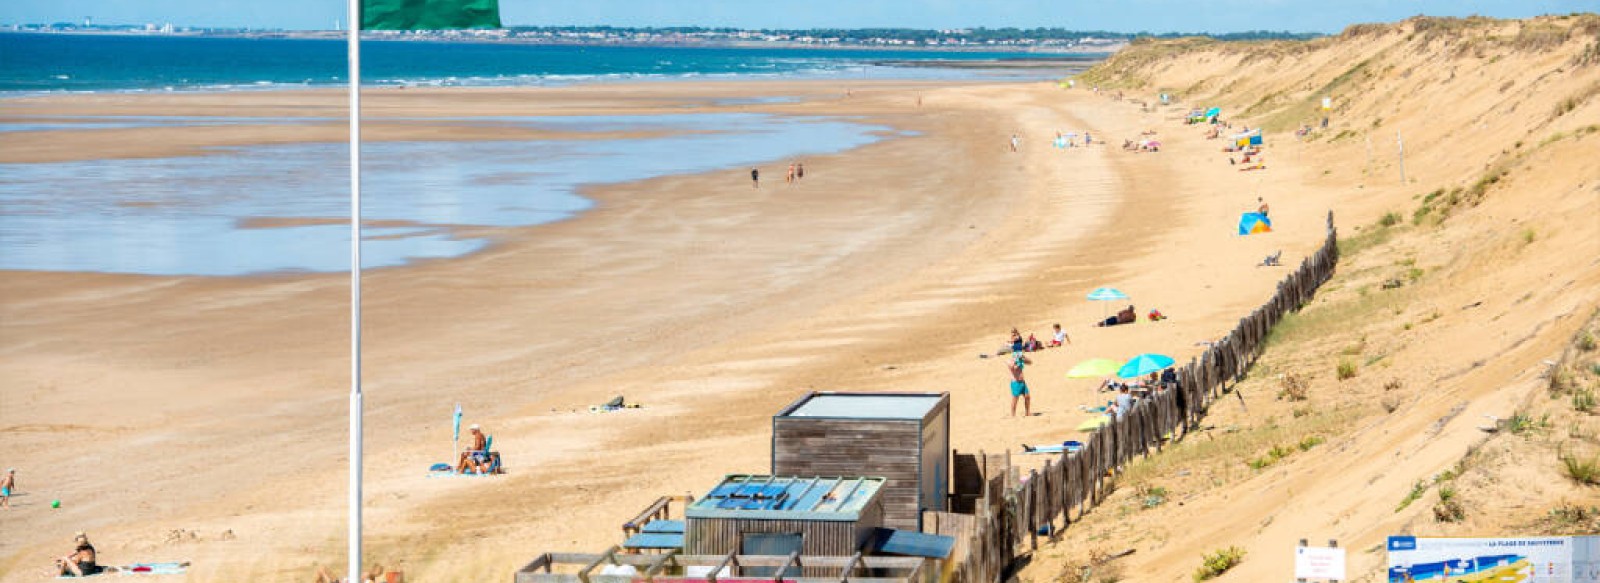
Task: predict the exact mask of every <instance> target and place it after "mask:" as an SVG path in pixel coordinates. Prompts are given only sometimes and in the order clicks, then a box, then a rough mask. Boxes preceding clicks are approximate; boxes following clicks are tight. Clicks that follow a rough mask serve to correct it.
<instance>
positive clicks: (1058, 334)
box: [1050, 324, 1072, 348]
mask: <svg viewBox="0 0 1600 583" xmlns="http://www.w3.org/2000/svg"><path fill="white" fill-rule="evenodd" d="M1050 327H1051V328H1052V329H1054V330H1055V337H1054V338H1051V339H1050V347H1051V348H1055V347H1057V346H1061V345H1062V344H1072V337H1070V336H1067V331H1066V330H1062V329H1061V324H1053V325H1051V326H1050Z"/></svg>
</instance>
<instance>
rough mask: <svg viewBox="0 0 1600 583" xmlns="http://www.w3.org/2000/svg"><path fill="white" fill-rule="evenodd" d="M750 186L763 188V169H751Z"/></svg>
mask: <svg viewBox="0 0 1600 583" xmlns="http://www.w3.org/2000/svg"><path fill="white" fill-rule="evenodd" d="M750 187H751V188H761V171H760V170H758V169H756V168H751V169H750Z"/></svg>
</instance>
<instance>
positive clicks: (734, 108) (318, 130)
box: [0, 83, 914, 278]
mask: <svg viewBox="0 0 1600 583" xmlns="http://www.w3.org/2000/svg"><path fill="white" fill-rule="evenodd" d="M869 87H873V88H875V89H874V90H879V89H885V88H894V89H895V90H899V89H900V88H901V87H902V86H900V85H898V84H893V83H885V84H876V85H870V86H869ZM751 91H757V92H760V91H761V89H760V88H750V87H745V88H744V89H743V90H742V91H741V92H740V93H739V95H744V94H748V93H749V92H751ZM433 93H434V95H433V96H432V97H434V98H444V99H450V98H451V97H458V96H459V95H460V93H459V92H456V91H451V90H439V91H436V92H433ZM501 95H503V96H509V97H510V98H512V99H518V98H521V97H522V96H523V95H524V93H523V92H502V93H501ZM308 96H309V97H311V98H313V99H323V98H328V97H342V96H340V95H331V96H330V95H329V94H328V93H327V92H315V93H309V94H308ZM407 97H408V98H410V97H411V96H409V95H408V96H407ZM572 99H573V98H570V97H569V98H562V100H561V101H560V103H558V104H556V105H557V107H560V104H561V103H569V102H571V101H572ZM737 100H738V98H730V97H727V96H723V97H720V98H718V99H716V100H713V101H712V102H720V101H737ZM806 101H807V100H806V99H801V98H797V99H795V100H793V101H788V100H785V101H775V102H760V103H743V102H741V103H737V104H732V105H708V106H703V107H697V108H693V109H686V108H681V107H660V106H654V105H651V106H647V107H643V108H639V109H636V110H630V111H618V112H615V113H614V114H613V115H610V116H606V117H607V118H608V119H611V120H613V121H611V122H604V121H602V122H601V124H600V126H598V127H595V128H593V130H592V131H567V130H565V129H564V124H556V125H555V126H546V125H544V124H542V123H541V121H540V120H541V119H551V120H555V119H561V118H563V117H567V116H568V115H577V114H575V113H573V112H562V113H565V114H566V115H560V114H558V115H552V116H548V117H547V118H546V117H544V116H514V117H518V119H517V120H516V121H517V123H512V122H509V121H507V119H506V116H507V114H510V113H512V112H511V111H510V110H503V111H482V110H477V111H475V112H474V113H475V114H476V115H477V116H479V117H451V118H422V119H419V118H411V117H403V118H401V119H399V120H396V119H393V118H394V117H395V116H382V115H380V116H378V117H375V118H373V119H372V120H370V121H369V124H370V122H372V121H375V122H376V124H373V125H369V126H368V127H367V128H366V130H367V131H366V132H365V137H366V141H368V142H379V143H381V142H402V143H413V144H415V145H419V146H425V145H426V144H427V143H428V142H434V141H437V142H444V143H448V142H471V143H477V144H478V145H483V146H488V145H490V144H492V143H494V142H512V143H508V144H507V145H506V146H504V147H501V146H492V147H495V148H518V147H520V146H518V145H517V144H518V143H525V144H529V145H536V144H541V143H555V142H558V141H563V140H572V139H577V140H581V141H584V142H590V141H594V142H615V141H619V140H627V141H629V142H632V141H636V140H645V139H651V138H662V137H670V138H672V139H675V140H677V141H680V142H681V141H685V140H688V141H690V142H699V141H701V140H702V139H727V140H733V141H732V142H729V143H727V144H724V145H723V146H720V147H722V148H723V149H727V148H728V147H732V146H733V145H735V144H739V143H746V142H749V141H750V140H759V139H761V138H760V135H761V134H766V133H771V132H774V131H782V132H786V131H789V130H786V129H784V128H798V127H804V126H812V127H821V126H815V125H813V124H818V123H824V122H826V124H827V125H830V126H839V128H840V129H839V130H837V131H847V132H853V133H850V135H846V136H833V138H844V141H843V142H837V141H828V140H823V141H816V140H815V139H812V141H803V142H797V143H796V145H794V146H785V147H786V148H798V149H799V150H800V151H798V152H790V153H779V152H774V153H773V154H774V155H775V157H772V158H766V157H764V156H763V157H762V158H761V161H759V162H755V163H754V164H755V165H756V166H764V167H766V169H767V172H766V176H764V177H763V178H766V179H767V180H766V181H764V183H766V185H767V186H768V187H769V188H770V187H780V188H781V187H782V186H783V184H782V181H781V176H782V168H778V169H777V170H776V171H774V170H773V166H774V165H775V164H776V165H778V166H781V165H782V163H783V162H785V161H789V160H795V159H815V158H822V157H829V156H835V155H849V153H850V152H852V151H854V150H857V149H859V148H861V147H863V146H861V145H859V144H860V143H861V142H862V141H863V140H865V141H866V145H871V144H874V143H880V142H885V141H893V140H896V139H901V138H906V137H911V136H912V134H914V132H910V133H908V131H907V130H905V129H904V128H903V127H900V125H899V124H896V123H894V121H893V120H892V118H888V117H882V116H880V117H870V116H862V115H833V114H829V113H827V112H821V113H818V112H813V111H810V110H811V109H813V108H814V106H812V105H808V104H807V103H806ZM382 106H383V102H382V101H379V107H382ZM701 115H705V116H732V117H724V118H717V119H724V120H725V121H724V122H711V121H709V120H711V119H713V118H712V117H708V118H705V119H706V120H708V121H706V122H704V123H709V124H712V125H697V123H698V122H696V121H695V119H696V118H695V116H701ZM752 115H755V116H764V117H759V118H746V117H739V116H752ZM452 123H455V124H470V125H450V124H452ZM719 123H720V124H721V125H717V124H719ZM610 124H618V125H619V127H615V128H614V127H611V125H610ZM374 126H375V127H374ZM629 126H632V127H629ZM574 127H576V126H574ZM846 128H849V129H846ZM344 131H345V128H344V127H343V126H333V125H332V124H322V125H316V126H312V125H302V124H287V125H277V124H268V125H248V124H227V125H222V126H212V127H187V128H186V127H159V126H158V127H149V128H137V129H117V130H100V129H97V130H53V131H44V132H36V134H37V135H33V136H19V138H24V139H13V140H10V141H9V142H10V143H8V144H7V145H6V146H4V147H0V161H4V162H6V163H26V162H36V161H44V162H90V163H97V162H99V161H101V160H106V159H108V158H112V159H116V158H122V159H135V158H142V157H150V158H159V159H179V158H190V157H195V158H205V157H209V156H252V155H253V154H252V153H251V151H249V150H243V151H241V150H240V148H257V147H273V146H284V145H296V144H315V143H333V142H336V140H337V139H339V138H343V137H345V136H344V135H343V132H344ZM806 131H810V132H812V133H813V134H815V132H816V131H817V130H806ZM837 131H835V132H834V133H837ZM18 133H22V132H18ZM697 134H723V135H726V136H729V137H728V138H712V137H707V138H700V137H697ZM106 135H125V136H133V137H132V138H124V139H118V140H112V141H111V142H110V143H111V144H119V143H120V144H128V145H130V147H133V148H136V150H135V151H132V152H129V151H126V150H122V149H120V148H119V147H118V146H114V145H101V146H100V147H98V148H94V147H93V144H106V139H105V136H106ZM184 135H188V136H201V137H204V138H208V139H212V140H220V139H229V140H233V141H232V142H231V143H218V142H217V141H212V142H210V143H203V142H202V143H195V142H193V141H186V140H185V139H184V138H182V137H181V136H184ZM774 135H776V136H777V137H778V138H779V139H786V138H784V137H783V136H784V135H786V134H783V133H779V134H774ZM663 143H665V142H663ZM600 147H601V148H605V146H600ZM840 148H842V149H840ZM18 151H20V152H18ZM60 152H65V153H67V154H68V156H77V157H80V158H85V159H83V160H74V159H72V158H69V157H67V156H52V154H54V153H60ZM18 154H20V155H21V156H31V157H33V159H32V160H30V159H27V158H22V159H18V157H19V156H18ZM129 154H131V155H129ZM563 155H566V156H592V155H595V154H594V153H584V152H577V151H566V153H565V154H563ZM734 155H735V156H738V154H734ZM629 156H631V155H630V154H621V155H620V158H619V160H618V163H620V164H622V165H625V166H632V165H635V164H638V163H640V162H645V161H642V160H635V159H634V158H632V157H629ZM713 158H715V156H713ZM374 160H376V159H373V160H369V161H368V163H367V164H368V165H371V164H373V163H375V161H374ZM222 163H223V164H228V165H230V166H232V165H236V163H231V164H230V163H228V162H227V161H226V160H224V161H223V162H222ZM445 163H447V164H448V163H449V161H448V160H446V161H445ZM485 164H490V163H489V162H485ZM748 165H749V164H748V163H733V164H727V165H722V164H719V163H717V162H714V161H705V160H697V161H689V160H685V161H683V162H679V163H674V162H668V163H667V166H665V167H660V168H653V169H650V170H644V171H637V172H631V173H630V172H626V171H625V172H623V173H622V178H620V181H619V177H618V176H616V175H613V176H592V175H584V176H578V175H573V176H572V178H573V179H576V180H578V181H576V182H570V183H569V182H567V180H568V179H567V178H559V179H556V180H555V181H554V182H538V183H530V184H528V185H525V186H529V187H533V188H536V189H538V190H539V192H540V193H541V194H540V196H541V197H542V198H539V199H535V200H534V201H533V202H529V203H525V204H533V205H535V206H538V205H541V204H554V203H558V202H560V201H565V200H566V199H569V198H570V199H574V200H577V201H582V202H581V204H579V206H577V207H573V208H571V209H566V210H563V211H561V212H559V213H557V212H556V211H554V210H551V211H548V212H541V213H537V214H539V215H545V214H552V213H554V214H558V215H560V216H525V217H523V218H522V219H520V220H516V223H517V224H500V223H491V222H482V219H483V217H482V216H480V217H479V219H476V220H475V219H473V218H472V217H471V216H460V215H459V214H458V215H454V216H455V218H457V219H459V220H456V221H450V220H445V219H446V218H447V217H444V216H438V217H431V215H428V214H426V213H424V214H420V215H412V216H400V215H393V216H389V215H384V214H382V213H381V212H379V213H378V214H376V215H371V216H369V217H368V218H367V220H365V221H364V227H365V229H366V230H367V231H368V234H367V236H366V237H364V239H365V240H367V241H369V242H379V241H401V242H398V243H395V244H383V245H384V246H385V248H389V251H388V253H390V254H393V253H397V252H398V253H406V254H408V255H411V257H410V259H409V260H408V261H405V262H403V263H398V264H392V263H390V261H392V259H391V260H381V261H382V263H380V264H377V265H371V266H369V267H366V268H365V270H368V271H371V270H374V269H390V268H405V267H408V266H411V265H415V264H421V263H429V262H434V261H441V260H455V259H460V258H463V257H467V256H470V255H473V254H477V253H483V252H485V251H487V250H489V249H490V248H492V247H495V246H497V245H500V244H501V243H503V240H504V239H505V238H506V237H507V235H508V234H509V233H520V232H521V231H520V229H524V228H534V229H536V228H539V227H542V226H546V225H550V224H553V223H558V222H563V221H569V220H578V219H582V218H584V217H585V216H587V215H588V214H590V213H591V212H593V211H594V209H595V207H596V206H598V204H599V203H600V201H599V200H598V199H597V198H596V197H595V196H594V195H593V194H592V193H594V192H596V191H603V190H604V189H606V188H608V187H621V188H628V187H629V186H631V185H636V184H639V183H642V182H645V181H648V180H653V179H656V178H662V177H668V176H684V177H706V176H709V175H715V174H734V173H738V172H741V171H742V169H743V168H745V167H747V166H748ZM91 168H93V166H91ZM493 168H498V166H493ZM288 170H289V171H291V172H293V167H292V166H291V167H290V168H289V169H288ZM380 170H381V169H371V170H369V173H371V172H380ZM507 171H509V170H507ZM517 171H518V172H531V173H533V174H544V175H561V176H566V175H567V174H570V173H571V170H570V169H568V170H563V169H561V168H560V167H558V166H541V165H538V164H537V163H535V164H534V165H532V166H527V167H526V168H521V169H519V170H517ZM112 172H113V173H115V171H112ZM483 172H486V173H487V174H485V175H486V176H492V175H495V173H497V172H501V170H488V169H486V170H483ZM640 172H643V173H644V174H645V176H644V177H642V178H634V177H633V176H631V175H630V174H639V173H640ZM380 174H381V173H380ZM472 176H473V175H472V174H467V175H465V177H464V179H466V180H467V181H469V182H470V181H471V179H472ZM369 178H371V176H369ZM178 180H179V181H180V182H181V181H182V179H178ZM368 182H369V188H370V187H373V186H381V185H380V184H374V183H373V181H372V180H369V181H368ZM463 186H465V185H463ZM487 188H491V189H493V188H494V187H487ZM499 190H505V187H500V188H499ZM492 192H497V191H496V190H487V191H484V192H483V193H481V194H478V195H474V196H471V197H462V198H463V200H462V201H461V203H460V204H472V205H478V206H483V205H494V204H519V203H513V202H509V201H501V202H497V200H499V198H498V197H499V196H500V195H494V194H491V193H492ZM551 197H553V198H551ZM301 198H303V195H301ZM289 200H295V199H294V198H293V197H291V198H290V199H289ZM538 200H544V201H545V202H543V203H540V202H537V201H538ZM117 204H118V206H128V207H157V208H159V207H162V206H172V205H176V206H180V207H181V206H188V205H190V204H194V203H190V202H185V200H184V199H175V200H166V201H145V200H120V199H119V202H118V203H117ZM201 204H203V203H201ZM561 204H565V203H564V202H561ZM226 208H227V207H218V208H216V209H214V210H208V212H209V213H216V212H222V213H224V214H227V213H228V211H227V210H226ZM248 208H249V207H248V206H246V207H244V208H240V209H239V210H240V211H241V212H248ZM290 212H293V213H295V214H291V215H260V214H241V215H237V216H234V218H235V220H234V227H232V228H231V229H226V231H228V232H229V233H235V234H236V235H237V234H240V232H241V231H266V232H271V231H273V230H274V229H284V228H300V227H315V228H318V229H319V230H321V229H322V228H324V227H334V228H340V227H342V226H343V225H344V224H345V221H344V220H343V219H341V218H340V217H338V216H322V215H318V214H314V213H313V214H300V213H299V212H295V211H290ZM306 212H310V209H309V208H307V211H306ZM478 214H479V215H482V213H481V212H480V213H478ZM230 216H231V215H230ZM508 216H509V215H508ZM430 217H431V218H430ZM137 219H138V217H137V216H131V215H130V218H128V219H126V220H137ZM441 221H442V222H441ZM172 228H174V229H176V230H177V231H178V232H189V231H191V230H192V229H193V228H194V227H184V226H181V225H178V226H173V227H172ZM382 229H389V230H394V229H412V230H416V229H422V230H425V231H427V232H428V233H435V234H438V235H442V236H444V237H447V238H448V239H449V240H450V241H452V242H456V243H459V245H454V244H452V245H450V247H451V248H454V249H456V250H451V251H444V252H445V253H447V254H446V255H444V256H431V255H432V253H434V252H435V251H429V250H428V248H427V247H423V248H418V247H417V244H415V243H407V242H403V240H409V239H410V238H412V237H419V236H421V237H425V238H432V237H433V235H430V234H426V233H423V234H418V233H413V234H409V235H408V234H405V233H400V234H381V233H378V232H377V231H378V230H382ZM212 231H214V229H210V230H206V231H204V232H202V233H190V235H191V236H205V233H209V232H212ZM324 234H326V232H324ZM220 236H222V237H224V239H223V240H224V241H226V240H239V241H245V240H257V239H259V238H260V237H277V235H267V234H265V233H263V234H262V235H252V236H251V237H250V238H248V239H245V238H242V237H239V236H230V235H226V234H220ZM514 236H518V237H525V236H527V235H526V234H518V235H514ZM229 237H231V239H230V238H229ZM302 237H303V235H302ZM203 240H204V239H203ZM135 242H137V240H136V241H135ZM460 245H466V246H469V248H462V247H460ZM404 249H411V251H404ZM369 251H372V252H374V253H375V255H374V257H377V256H380V255H381V253H380V252H381V251H383V250H382V249H374V248H372V247H371V246H370V245H369ZM418 253H420V255H419V254H418ZM369 259H370V258H369ZM18 260H19V261H22V262H23V263H22V264H21V266H19V267H17V268H12V269H5V270H0V273H13V274H17V275H18V276H25V275H27V274H38V273H45V272H47V271H45V270H39V269H33V268H29V267H26V265H27V263H28V260H27V259H25V258H19V259H18ZM285 261H287V262H288V264H294V263H295V260H294V259H287V260H285ZM91 263H92V262H91ZM218 268H219V266H212V265H209V264H203V263H202V264H192V265H190V266H189V267H185V266H183V265H177V266H166V265H164V264H163V265H159V266H158V265H152V267H151V268H150V269H152V270H155V271H153V272H141V270H140V268H138V267H134V268H133V269H132V270H129V269H125V268H121V267H109V268H107V269H95V268H92V267H91V268H87V269H68V270H64V271H61V272H64V273H102V274H107V275H135V276H137V275H156V276H172V277H224V278H227V277H244V278H250V277H256V276H266V277H284V276H291V277H292V276H296V275H301V276H310V275H317V274H323V273H333V274H338V273H348V272H349V270H348V268H347V267H346V268H345V269H330V268H328V267H326V266H310V265H309V264H307V265H306V266H305V267H299V266H290V265H286V266H285V267H263V268H261V269H250V268H245V269H247V270H248V272H235V270H236V269H239V268H236V267H228V266H220V268H221V269H222V271H220V272H218V271H215V270H216V269H218Z"/></svg>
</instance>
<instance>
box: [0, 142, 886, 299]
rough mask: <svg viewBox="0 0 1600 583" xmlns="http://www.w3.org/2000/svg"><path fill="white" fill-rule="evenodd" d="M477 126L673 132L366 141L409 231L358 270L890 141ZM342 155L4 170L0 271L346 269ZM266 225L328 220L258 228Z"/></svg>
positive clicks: (379, 208) (295, 151)
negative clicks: (624, 187)
mask: <svg viewBox="0 0 1600 583" xmlns="http://www.w3.org/2000/svg"><path fill="white" fill-rule="evenodd" d="M223 119H226V118H223ZM484 119H485V120H486V121H487V122H492V123H497V124H514V125H529V126H534V127H565V128H569V129H580V128H582V129H587V130H589V131H598V130H612V129H657V130H666V131H667V132H668V133H667V134H666V135H661V136H658V137H651V138H642V139H628V140H549V141H537V142H521V141H481V142H469V141H462V142H373V143H367V144H363V145H362V155H363V164H362V170H363V185H362V191H363V216H364V218H365V219H367V220H369V221H397V222H399V223H401V226H385V227H382V228H369V229H365V230H364V233H363V235H364V237H363V244H362V247H363V257H362V260H363V266H364V267H371V268H378V267H390V266H396V265H403V264H406V263H410V262H413V261H416V260H421V259H431V258H442V257H455V256H459V255H463V254H466V253H470V252H472V251H476V250H479V249H482V248H483V247H484V246H485V245H486V244H487V243H488V241H486V240H483V239H472V238H462V237H459V236H457V235H456V234H455V233H454V232H453V231H452V227H459V226H496V227H505V226H521V225H536V224H540V223H547V222H551V221H558V220H562V219H566V218H569V217H572V216H574V215H575V214H577V213H580V212H582V211H584V210H586V209H588V208H590V207H591V206H592V204H593V202H592V201H590V200H589V199H586V198H584V197H582V196H580V195H578V194H577V191H578V189H579V188H580V187H582V186H584V185H589V184H604V183H615V182H628V181H634V180H641V179H646V178H652V177H656V176H663V175H671V174H685V173H697V172H706V171H712V170H719V169H723V170H726V171H727V173H728V180H730V181H737V182H738V183H739V184H741V185H743V184H745V183H746V181H748V180H749V176H748V174H747V173H746V171H745V169H746V168H747V167H748V166H751V165H756V164H758V163H761V162H764V161H769V160H788V159H792V158H795V157H798V156H804V155H815V154H824V153H830V152H836V151H841V150H846V149H850V148H855V147H859V146H862V145H866V144H870V143H872V142H875V141H878V140H880V139H883V138H884V137H886V136H892V135H895V133H896V132H895V130H892V129H890V128H886V127H882V126H874V125H867V124H862V123H857V122H853V121H849V120H841V119H830V118H807V117H791V116H774V115H766V114H752V113H684V114H674V115H651V116H590V117H559V118H537V117H530V118H484ZM219 122H220V121H219ZM691 130H693V133H691V132H690V131H691ZM705 130H712V131H709V132H706V131H705ZM675 131H676V132H675ZM348 152H349V150H348V146H347V145H345V144H290V145H271V146H252V147H237V148H223V149H219V151H218V152H216V153H215V154H213V155H208V156H187V157H173V158H156V159H135V160H90V161H75V162H56V163H35V164H0V269H12V270H17V269H25V270H46V271H92V272H107V273H138V274H151V275H210V276H236V275H248V274H259V273H271V272H332V271H343V270H347V269H348V268H349V251H348V250H349V224H348V216H349V206H348V204H349V203H348V196H349V191H348V184H349V181H348V173H349V164H348V161H349V158H348V156H349V153H348ZM776 164H781V162H780V163H776ZM776 164H768V167H767V173H768V175H769V176H772V177H774V178H776V177H777V176H779V175H781V170H780V169H779V168H778V167H777V165H776ZM261 218H266V219H288V220H296V219H301V220H310V221H313V222H314V221H324V222H323V223H322V224H305V225H301V226H290V227H282V226H278V227H272V226H267V227H262V226H259V225H256V224H254V223H252V220H253V219H261ZM329 220H332V221H334V222H333V224H327V222H326V221H329ZM338 220H343V221H344V223H342V224H341V223H338V222H337V221H338ZM300 222H307V221H300Z"/></svg>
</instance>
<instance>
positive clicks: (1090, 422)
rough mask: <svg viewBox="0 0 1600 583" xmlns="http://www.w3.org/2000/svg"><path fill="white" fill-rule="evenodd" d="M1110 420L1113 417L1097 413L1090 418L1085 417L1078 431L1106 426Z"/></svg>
mask: <svg viewBox="0 0 1600 583" xmlns="http://www.w3.org/2000/svg"><path fill="white" fill-rule="evenodd" d="M1110 422H1111V418H1110V417H1107V416H1105V415H1095V416H1094V417H1090V418H1088V419H1084V420H1083V423H1079V424H1078V431H1094V430H1096V429H1099V428H1101V427H1105V426H1106V424H1107V423H1110Z"/></svg>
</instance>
